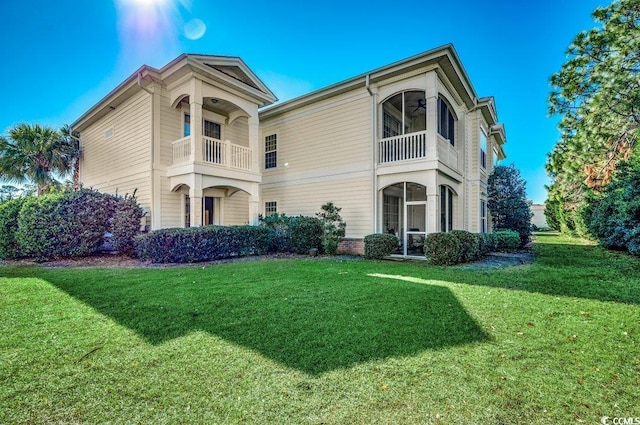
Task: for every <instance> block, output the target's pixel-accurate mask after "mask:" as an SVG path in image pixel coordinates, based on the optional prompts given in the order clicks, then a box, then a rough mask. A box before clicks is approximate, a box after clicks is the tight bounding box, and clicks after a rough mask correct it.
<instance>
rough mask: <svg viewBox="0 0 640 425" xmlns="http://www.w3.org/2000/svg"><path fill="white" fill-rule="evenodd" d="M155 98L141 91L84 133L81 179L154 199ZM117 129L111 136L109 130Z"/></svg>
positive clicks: (147, 202) (145, 199)
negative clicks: (152, 173) (153, 108)
mask: <svg viewBox="0 0 640 425" xmlns="http://www.w3.org/2000/svg"><path fill="white" fill-rule="evenodd" d="M151 130H152V129H151V99H150V96H149V94H148V93H146V92H140V93H138V94H136V95H134V96H133V97H132V98H131V99H129V100H127V101H126V102H124V103H123V104H121V105H119V106H118V107H117V108H116V109H115V110H113V111H111V112H110V113H109V114H107V115H106V116H105V117H103V118H101V119H100V120H98V121H97V122H96V123H95V124H93V125H91V126H90V127H89V128H87V129H86V130H84V131H83V132H82V134H81V139H82V146H83V158H82V163H81V180H82V183H83V185H84V186H85V187H93V188H94V189H97V190H99V191H102V192H107V193H115V192H118V193H120V194H125V193H133V191H134V190H136V189H137V197H138V201H139V202H140V204H142V205H143V206H145V207H147V208H149V207H150V202H151V192H150V187H151V172H150V169H151ZM109 131H113V134H112V136H111V137H107V136H106V133H107V132H109Z"/></svg>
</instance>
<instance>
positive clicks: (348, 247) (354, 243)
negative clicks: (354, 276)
mask: <svg viewBox="0 0 640 425" xmlns="http://www.w3.org/2000/svg"><path fill="white" fill-rule="evenodd" d="M338 254H349V255H362V254H364V239H356V238H345V239H343V240H342V241H341V242H340V243H339V244H338Z"/></svg>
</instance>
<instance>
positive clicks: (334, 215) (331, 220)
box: [316, 201, 347, 255]
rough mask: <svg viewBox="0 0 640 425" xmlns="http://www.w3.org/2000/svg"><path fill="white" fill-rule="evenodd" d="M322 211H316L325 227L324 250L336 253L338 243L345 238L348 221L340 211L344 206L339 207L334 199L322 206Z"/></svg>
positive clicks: (331, 253) (332, 253) (328, 252)
mask: <svg viewBox="0 0 640 425" xmlns="http://www.w3.org/2000/svg"><path fill="white" fill-rule="evenodd" d="M320 210H321V211H320V212H319V213H316V217H318V218H319V219H320V220H321V221H322V224H323V227H324V237H323V240H322V244H323V247H324V252H326V253H327V254H329V255H335V253H336V252H337V250H338V244H339V243H340V241H341V240H342V238H344V236H345V231H346V228H347V223H345V222H344V221H343V220H342V217H341V216H340V211H342V208H338V207H336V206H335V204H334V203H333V202H332V201H329V202H327V203H326V204H324V205H323V206H322V207H320Z"/></svg>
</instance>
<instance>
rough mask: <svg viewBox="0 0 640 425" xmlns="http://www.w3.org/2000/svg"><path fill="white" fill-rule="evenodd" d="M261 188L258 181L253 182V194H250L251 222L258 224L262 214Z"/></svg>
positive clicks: (253, 224)
mask: <svg viewBox="0 0 640 425" xmlns="http://www.w3.org/2000/svg"><path fill="white" fill-rule="evenodd" d="M259 190H260V188H259V185H258V183H252V184H251V194H250V195H249V224H251V225H252V226H257V225H258V224H259V220H258V215H259V214H260V192H259Z"/></svg>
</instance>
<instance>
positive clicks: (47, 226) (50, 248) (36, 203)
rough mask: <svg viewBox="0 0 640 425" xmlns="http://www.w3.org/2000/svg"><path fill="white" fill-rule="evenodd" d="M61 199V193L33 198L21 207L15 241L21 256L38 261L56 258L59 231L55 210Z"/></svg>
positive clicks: (58, 221)
mask: <svg viewBox="0 0 640 425" xmlns="http://www.w3.org/2000/svg"><path fill="white" fill-rule="evenodd" d="M61 198H62V194H61V193H53V194H48V195H43V196H37V197H35V196H34V197H30V198H27V200H26V201H25V202H24V204H23V205H22V208H21V209H20V214H19V215H18V230H17V231H16V240H18V241H19V244H20V253H21V254H22V255H23V256H25V257H35V258H37V259H39V260H45V259H47V258H52V257H55V256H56V253H57V250H58V249H57V246H58V245H59V243H58V241H57V237H58V233H59V231H60V220H59V219H57V217H58V215H57V210H58V205H59V201H60V199H61Z"/></svg>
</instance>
